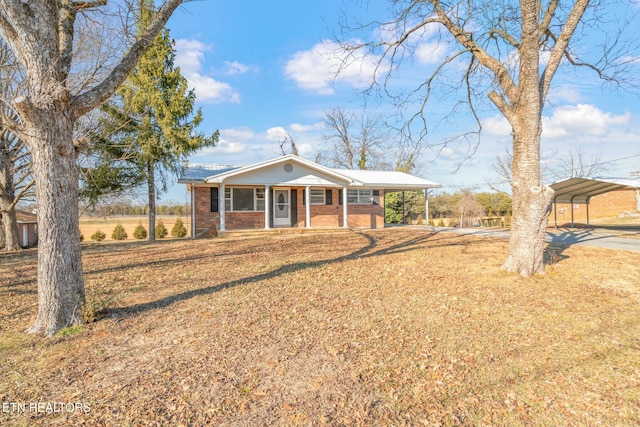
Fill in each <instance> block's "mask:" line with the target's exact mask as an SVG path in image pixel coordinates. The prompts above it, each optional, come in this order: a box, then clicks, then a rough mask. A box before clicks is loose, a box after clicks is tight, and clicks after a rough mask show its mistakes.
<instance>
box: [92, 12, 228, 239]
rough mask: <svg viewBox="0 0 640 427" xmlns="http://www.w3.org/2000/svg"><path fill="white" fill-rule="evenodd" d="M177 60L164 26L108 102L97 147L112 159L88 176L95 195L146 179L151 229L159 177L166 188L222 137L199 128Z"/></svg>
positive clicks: (143, 21)
mask: <svg viewBox="0 0 640 427" xmlns="http://www.w3.org/2000/svg"><path fill="white" fill-rule="evenodd" d="M140 4H141V8H140V10H141V13H140V15H139V16H138V28H139V31H140V32H141V31H142V30H143V29H144V28H146V27H147V25H148V23H149V22H150V21H151V19H152V15H153V12H152V10H153V1H152V0H140ZM174 60H175V50H174V48H173V42H172V39H171V36H170V32H169V30H168V29H164V30H163V31H162V32H161V33H160V34H159V35H158V36H157V37H156V39H155V40H154V42H153V44H152V46H151V47H150V48H149V50H148V51H147V52H146V54H145V55H144V56H143V57H142V58H141V60H140V61H139V62H138V65H137V66H136V68H135V69H134V71H133V72H132V73H131V74H130V75H129V78H128V79H127V81H126V82H125V83H124V84H123V85H122V87H121V88H120V89H119V90H118V92H116V94H115V96H114V97H113V98H112V99H111V100H110V102H109V103H107V104H105V105H104V106H103V107H102V111H103V113H104V119H103V126H102V127H103V129H102V135H101V137H100V138H97V140H96V145H95V150H97V152H98V153H99V154H100V157H101V158H102V159H103V160H106V161H103V162H101V163H100V165H99V166H98V167H95V168H94V171H96V173H97V174H98V175H99V176H98V177H97V179H95V180H94V181H93V182H88V180H87V179H86V178H85V188H87V190H86V193H87V194H88V195H94V196H95V197H97V195H100V194H102V191H103V190H107V191H109V190H112V191H115V192H118V191H123V190H126V189H128V188H132V187H135V186H137V185H139V184H140V183H141V182H144V181H146V183H147V190H148V196H149V229H150V230H154V229H155V228H156V224H155V223H156V220H155V216H156V206H155V202H156V196H157V192H158V189H157V188H156V179H160V181H161V183H162V186H161V188H160V190H166V184H167V177H168V175H169V174H172V173H173V174H178V173H179V172H180V170H181V167H182V161H183V160H185V159H186V158H187V156H188V155H189V154H191V153H194V152H195V151H197V150H199V149H200V148H203V147H209V146H213V145H215V144H216V142H217V140H218V132H217V131H216V132H215V133H214V134H213V135H211V136H205V135H204V134H203V133H202V132H198V131H196V129H197V127H198V125H200V123H201V122H202V112H201V110H200V109H198V110H197V111H195V112H194V103H195V100H196V96H195V92H194V91H193V90H189V89H188V87H187V80H186V79H185V78H184V77H183V76H182V75H181V74H180V69H179V68H176V67H175V66H174ZM114 160H116V161H114ZM104 178H106V179H104ZM96 194H97V195H96ZM148 236H149V240H150V241H153V240H154V239H155V237H156V236H155V233H149V235H148Z"/></svg>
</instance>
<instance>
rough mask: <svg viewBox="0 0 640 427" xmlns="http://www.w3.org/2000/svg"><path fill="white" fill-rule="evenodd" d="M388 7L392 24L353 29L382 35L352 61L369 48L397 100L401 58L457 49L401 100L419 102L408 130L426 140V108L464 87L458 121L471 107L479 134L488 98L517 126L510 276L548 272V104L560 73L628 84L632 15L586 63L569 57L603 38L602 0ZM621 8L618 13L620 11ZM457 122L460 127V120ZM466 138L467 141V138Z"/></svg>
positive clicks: (480, 0) (400, 0)
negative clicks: (578, 41)
mask: <svg viewBox="0 0 640 427" xmlns="http://www.w3.org/2000/svg"><path fill="white" fill-rule="evenodd" d="M390 3H391V4H392V9H393V14H394V15H393V19H392V20H390V21H388V22H383V23H379V22H376V23H373V24H371V25H369V26H364V27H362V26H360V27H359V28H356V29H355V30H357V29H359V30H363V29H369V28H371V27H375V28H376V29H378V31H377V32H376V34H379V35H381V36H380V37H381V41H374V42H371V43H364V44H362V43H356V44H353V43H345V45H344V47H345V48H346V49H347V50H348V51H349V52H352V53H353V55H351V56H350V58H352V59H354V60H355V59H356V57H357V55H356V52H357V51H359V50H361V49H370V50H371V52H372V53H373V54H375V55H377V57H378V58H379V62H378V64H379V66H378V70H377V71H378V72H379V73H380V75H376V76H375V79H376V80H375V84H374V86H373V87H374V88H375V87H376V84H377V87H382V88H383V89H384V91H385V93H389V92H392V90H393V88H392V86H391V85H390V84H389V82H390V81H391V80H392V77H393V75H394V74H393V73H394V71H395V70H398V69H399V68H400V66H401V65H402V61H403V59H406V58H413V57H414V54H415V52H416V49H417V48H418V47H419V45H420V43H421V42H424V41H425V40H428V41H431V42H433V39H431V38H430V35H431V34H435V35H436V36H435V43H438V44H439V45H440V46H444V45H445V44H447V43H449V45H448V46H453V47H457V48H458V49H457V51H456V52H453V53H450V54H449V55H448V56H447V57H446V58H445V59H444V60H442V62H441V63H440V64H439V65H437V66H436V67H435V68H434V70H433V71H432V72H431V74H429V75H427V76H426V78H425V79H424V81H423V82H422V83H421V84H419V85H418V86H417V87H416V88H415V90H413V91H410V92H409V94H408V95H406V96H405V95H404V94H401V95H400V96H399V97H397V98H396V99H397V100H398V102H399V103H400V104H401V105H403V106H404V107H408V106H410V104H411V102H412V101H418V104H417V105H418V107H416V108H417V112H416V113H415V115H413V116H412V117H411V118H410V119H409V120H408V121H407V124H406V127H405V129H409V131H410V129H411V127H412V126H417V127H418V128H419V129H420V132H421V136H424V135H425V133H426V130H427V123H428V121H429V120H428V119H427V115H428V113H429V110H428V109H427V104H428V102H429V101H431V100H433V99H434V98H435V99H438V98H439V99H440V100H449V99H451V98H452V97H453V96H454V95H455V96H458V93H460V91H459V89H460V88H462V91H461V92H462V94H463V95H462V97H461V98H458V99H459V102H457V103H454V106H453V111H454V112H456V113H457V112H458V110H459V109H460V108H461V107H466V108H467V111H468V113H469V114H470V115H471V116H472V117H474V118H475V120H476V122H477V124H478V132H479V131H480V130H481V121H480V119H479V115H478V112H477V111H478V110H477V109H476V107H477V105H478V103H479V102H482V100H483V99H486V98H484V96H485V95H486V96H487V97H488V99H489V100H490V101H491V103H492V104H493V106H494V107H495V108H497V109H498V110H499V111H500V112H501V113H502V114H503V115H504V117H505V118H506V119H507V121H508V122H509V123H510V125H511V127H512V135H513V141H512V144H513V148H512V153H513V161H512V163H511V172H512V176H511V178H512V179H511V186H512V194H513V221H512V227H511V237H510V240H509V253H508V255H507V259H506V260H505V262H504V264H503V268H504V269H505V270H506V271H510V272H517V273H519V274H521V275H522V276H531V275H533V274H535V273H542V272H543V271H544V263H543V252H544V235H545V232H546V228H547V223H548V216H549V212H550V202H551V200H552V198H553V190H552V189H551V188H550V187H548V186H544V185H542V184H541V172H540V135H541V131H542V109H543V106H544V102H545V100H546V98H547V95H548V93H549V89H550V87H551V82H552V80H553V78H554V76H555V74H556V72H557V70H558V68H559V67H560V66H561V64H564V65H573V66H576V67H587V68H589V69H591V70H594V71H595V72H596V73H597V74H598V76H599V77H601V78H603V79H605V80H607V81H612V82H616V83H619V82H621V79H623V78H624V75H623V74H620V70H621V68H620V67H617V66H619V65H621V64H622V65H624V64H625V63H626V64H630V63H631V62H632V61H629V60H628V59H627V60H626V61H625V60H623V57H624V56H625V55H626V54H627V53H628V52H630V50H626V49H625V46H623V44H622V43H621V42H622V38H621V36H620V35H621V32H622V31H623V30H624V29H625V27H627V26H628V24H629V23H630V22H631V19H632V18H631V15H629V17H621V19H623V21H622V22H621V23H620V24H619V27H620V28H619V30H620V33H616V34H611V35H610V36H609V37H608V38H607V37H605V39H606V40H605V41H604V42H603V43H602V46H601V47H602V48H603V56H602V59H601V60H600V61H599V62H595V63H588V62H587V60H586V59H583V58H581V57H580V56H579V55H578V53H577V52H579V50H578V49H572V48H571V46H570V42H571V41H572V38H573V36H574V33H576V32H578V34H580V35H585V34H587V33H589V32H593V31H597V30H599V29H600V28H599V22H598V20H599V19H600V18H601V15H600V14H601V13H602V11H603V8H605V7H606V4H605V2H604V1H590V0H576V1H575V2H570V3H566V4H565V3H562V2H560V1H559V0H546V1H541V0H537V1H524V0H520V1H514V0H505V1H503V2H500V3H498V4H497V3H496V2H493V1H489V0H476V1H452V2H444V1H440V0H427V1H419V0H394V1H391V2H390ZM616 6H619V5H618V4H617V3H616ZM616 6H613V7H616ZM587 12H589V13H587ZM624 19H626V21H625V20H624ZM586 39H587V38H586V36H585V40H586ZM616 43H617V44H616ZM589 47H590V48H592V47H593V46H592V45H589ZM627 47H628V46H627ZM586 50H587V51H590V52H593V50H592V49H586ZM449 67H451V68H453V71H451V70H450V69H449ZM616 67H617V68H616ZM385 70H389V71H385ZM456 77H459V78H458V80H456ZM415 110H416V109H415V108H414V111H415ZM451 117H453V118H452V119H451V121H452V122H453V124H454V125H455V118H456V116H455V115H454V116H451ZM461 133H462V134H463V135H467V132H464V131H461ZM473 150H474V148H473V147H471V151H473Z"/></svg>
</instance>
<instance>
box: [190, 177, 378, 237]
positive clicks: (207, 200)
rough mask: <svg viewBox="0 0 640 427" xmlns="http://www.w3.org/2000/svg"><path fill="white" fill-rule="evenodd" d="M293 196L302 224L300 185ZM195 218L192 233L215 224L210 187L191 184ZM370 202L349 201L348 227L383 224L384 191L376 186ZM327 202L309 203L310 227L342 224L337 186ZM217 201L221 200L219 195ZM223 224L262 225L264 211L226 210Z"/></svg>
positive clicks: (233, 226) (236, 226)
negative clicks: (377, 192) (376, 193)
mask: <svg viewBox="0 0 640 427" xmlns="http://www.w3.org/2000/svg"><path fill="white" fill-rule="evenodd" d="M295 189H296V190H297V191H296V193H297V200H292V201H291V202H292V203H296V206H297V211H298V212H297V219H298V227H305V226H306V224H305V219H306V218H305V217H306V209H305V208H306V207H305V205H304V204H303V194H304V191H303V190H304V189H305V188H304V187H297V188H295ZM193 191H194V192H195V193H194V194H195V221H196V223H195V224H196V235H198V234H199V233H201V232H203V231H205V230H207V229H210V228H211V227H214V226H215V227H216V228H219V226H220V215H219V213H218V212H211V190H210V187H195V188H194V190H193ZM374 200H375V202H376V204H373V205H349V227H354V228H383V227H384V205H383V203H384V191H383V190H380V194H379V196H378V197H375V198H374ZM331 201H332V203H331V205H311V226H312V227H342V225H343V224H344V223H343V220H342V213H343V207H342V205H341V204H340V190H339V189H332V190H331ZM219 203H222V198H221V199H220V201H219ZM225 228H226V229H227V230H234V229H235V230H239V229H253V228H264V212H262V211H258V212H226V213H225Z"/></svg>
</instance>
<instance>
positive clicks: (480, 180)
mask: <svg viewBox="0 0 640 427" xmlns="http://www.w3.org/2000/svg"><path fill="white" fill-rule="evenodd" d="M344 3H348V2H344ZM360 3H361V2H351V3H350V4H349V5H346V6H345V4H343V1H340V0H326V1H323V2H300V1H277V2H262V1H245V2H242V3H237V2H236V3H232V2H215V1H197V2H188V3H185V5H184V6H183V7H181V8H180V9H179V10H178V11H176V12H175V13H174V16H173V17H172V18H171V19H170V21H169V24H168V28H169V29H170V30H171V35H172V37H173V38H174V39H175V46H176V51H177V57H176V63H177V65H178V66H180V68H181V70H182V73H183V75H184V76H185V77H186V78H187V79H188V81H189V83H190V85H191V87H192V88H194V89H195V91H196V95H197V106H198V107H201V108H202V111H203V115H204V122H203V124H202V126H201V129H202V130H203V131H205V132H208V133H210V132H213V131H214V130H216V129H219V130H220V143H219V145H218V146H217V147H215V148H210V149H205V150H202V151H201V152H199V153H197V154H195V155H193V156H191V157H190V161H191V162H194V163H220V164H236V165H244V164H249V163H253V162H257V161H261V160H266V159H269V158H272V157H275V156H277V155H279V154H280V152H279V144H278V143H279V140H280V139H281V138H282V135H283V132H287V133H289V134H290V135H291V136H292V137H293V138H294V140H295V142H296V145H297V146H298V149H299V153H300V155H302V156H303V157H305V158H308V159H311V160H313V158H314V155H315V153H316V152H317V151H320V150H323V149H325V148H326V147H327V144H328V143H327V141H325V140H323V139H322V136H323V135H326V134H327V133H328V131H327V129H326V128H325V127H324V126H323V118H324V116H325V114H326V112H327V111H329V110H331V109H333V108H335V107H342V108H344V109H346V110H348V111H351V112H354V113H356V114H361V113H363V112H364V111H365V110H364V109H363V102H362V99H361V97H359V96H358V93H359V90H361V89H362V88H364V87H365V85H366V82H367V81H368V78H369V76H368V74H367V72H370V71H371V69H372V62H371V61H368V60H363V61H361V62H359V63H358V64H357V66H353V67H351V68H350V69H347V70H346V73H344V74H343V75H341V77H340V78H339V80H338V81H337V82H335V84H331V83H330V80H331V77H332V73H331V69H332V66H334V65H335V60H334V61H333V64H332V63H331V61H330V60H327V58H326V55H324V54H326V53H327V52H331V51H332V50H333V49H334V48H335V45H334V44H333V42H332V39H333V34H334V33H337V32H339V31H340V25H339V20H340V19H341V17H342V16H343V14H344V15H345V16H347V17H349V19H352V20H355V19H359V20H361V21H362V22H368V21H369V20H370V19H371V18H372V17H375V18H378V19H384V18H386V9H385V8H386V2H375V3H376V5H377V6H375V7H378V8H379V9H371V8H372V7H374V6H372V4H373V3H374V2H369V4H368V7H369V8H367V3H368V2H362V3H364V6H363V5H361V4H360ZM633 25H635V26H636V27H637V29H638V30H640V24H638V22H636V23H634V24H633ZM362 36H364V37H366V36H367V34H363V35H362ZM368 36H369V37H370V38H374V37H376V34H375V33H374V32H371V34H369V35H368ZM448 49H450V48H449V47H448V46H446V45H442V44H440V45H439V44H437V41H436V38H435V37H432V38H429V35H426V36H425V39H424V40H422V42H421V48H420V49H418V50H417V51H416V55H415V58H414V61H413V63H412V64H411V65H410V66H409V67H407V68H406V69H405V71H404V72H403V74H402V75H401V76H400V78H399V79H398V80H396V81H394V85H397V87H401V86H402V85H407V87H410V86H411V85H415V82H416V81H417V80H416V79H417V78H418V77H420V76H421V75H424V74H425V73H426V70H429V69H431V68H432V67H433V66H434V64H435V63H436V62H437V61H438V60H441V59H442V58H444V57H445V56H446V55H447V53H448ZM631 55H633V56H635V57H636V58H637V57H638V55H640V52H631ZM636 63H637V64H638V65H637V68H640V62H639V61H637V60H636ZM430 67H431V68H430ZM554 82H555V85H554V87H553V88H552V91H551V92H550V94H549V103H548V105H547V108H546V109H545V113H544V127H543V139H542V160H543V163H544V164H546V165H548V166H549V168H551V169H552V168H553V167H554V166H557V164H558V162H559V161H560V160H559V159H562V158H563V157H564V158H566V156H567V155H568V153H569V152H570V151H572V150H576V149H577V148H578V147H581V150H582V151H583V153H584V155H585V158H586V159H590V158H591V157H592V156H599V157H600V159H601V160H602V161H605V162H608V163H607V166H608V168H609V171H608V173H607V175H610V176H628V175H629V173H630V172H631V171H633V170H640V99H638V97H637V96H635V95H630V94H628V93H625V92H621V91H618V92H614V91H613V90H612V89H611V88H607V87H603V86H602V83H601V82H600V81H599V80H598V79H597V78H596V76H595V74H593V73H584V72H582V73H580V74H576V73H560V74H558V75H557V76H556V79H555V80H554ZM450 107H451V105H445V104H444V103H443V105H442V106H441V107H440V106H439V105H437V106H435V109H436V110H439V109H440V108H441V109H442V111H445V109H446V108H450ZM366 111H367V113H366V114H371V115H374V114H377V113H379V112H389V111H391V109H390V105H389V104H388V103H386V102H384V101H383V102H382V103H380V104H376V105H374V106H373V107H372V106H371V104H370V105H369V107H368V109H367V110H366ZM481 120H482V123H483V133H482V136H481V141H480V145H479V147H478V150H477V152H476V153H475V155H474V156H473V157H472V158H471V159H468V160H466V161H465V162H464V163H463V164H462V166H461V167H458V166H459V164H460V162H461V161H462V160H463V159H465V158H466V157H467V154H468V152H467V147H466V146H464V145H460V146H456V145H451V146H449V147H446V148H444V149H439V148H435V147H434V148H433V149H431V150H429V149H425V150H423V153H422V156H421V159H420V163H419V170H418V171H417V172H416V175H419V176H421V177H423V178H426V179H429V180H431V181H435V182H438V183H441V184H442V185H443V186H444V189H443V190H444V191H449V192H452V191H456V190H458V189H460V188H463V187H471V188H474V189H476V190H478V191H485V190H488V186H487V185H486V183H487V182H494V181H496V180H498V177H497V176H496V174H495V172H493V170H492V165H493V163H494V161H495V157H496V155H499V154H503V153H504V152H505V150H506V149H507V148H508V147H509V146H510V144H511V138H510V135H509V131H510V127H509V126H508V125H507V123H506V121H505V120H504V118H502V116H501V115H500V114H499V113H498V112H497V110H491V109H486V110H484V111H483V112H482V116H481ZM467 126H470V120H469V117H464V116H461V117H456V122H455V123H454V124H449V125H447V126H440V127H438V128H434V132H433V133H432V134H430V135H429V137H428V140H429V142H430V143H432V144H434V145H438V144H439V143H440V142H442V141H443V140H444V139H445V138H447V137H450V136H452V134H454V133H455V132H457V131H458V130H459V129H464V128H465V127H467ZM390 156H391V157H393V155H392V153H390ZM623 158H626V159H623ZM617 159H623V160H617ZM549 180H551V181H552V180H553V179H552V178H549ZM183 198H184V187H183V186H182V185H176V186H174V187H173V188H172V189H171V190H170V191H169V193H168V194H166V195H164V196H163V197H162V199H164V200H167V199H175V200H181V199H183Z"/></svg>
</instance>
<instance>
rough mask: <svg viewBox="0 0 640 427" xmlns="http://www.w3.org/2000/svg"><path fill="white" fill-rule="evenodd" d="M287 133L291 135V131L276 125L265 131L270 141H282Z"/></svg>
mask: <svg viewBox="0 0 640 427" xmlns="http://www.w3.org/2000/svg"><path fill="white" fill-rule="evenodd" d="M287 135H289V133H288V132H287V131H286V130H285V128H283V127H282V126H276V127H272V128H269V129H267V131H266V132H265V138H266V139H267V140H268V141H276V142H280V141H282V140H283V139H284V138H285V137H286V136H287Z"/></svg>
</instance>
